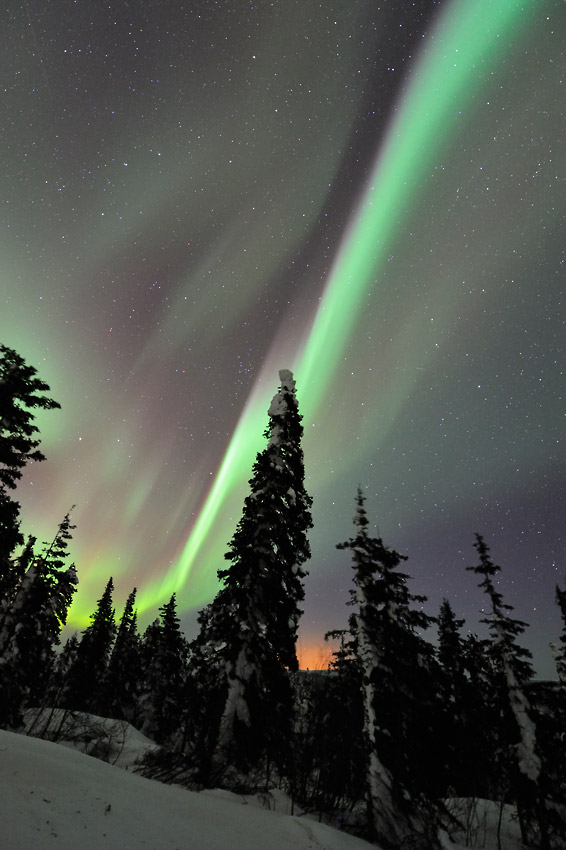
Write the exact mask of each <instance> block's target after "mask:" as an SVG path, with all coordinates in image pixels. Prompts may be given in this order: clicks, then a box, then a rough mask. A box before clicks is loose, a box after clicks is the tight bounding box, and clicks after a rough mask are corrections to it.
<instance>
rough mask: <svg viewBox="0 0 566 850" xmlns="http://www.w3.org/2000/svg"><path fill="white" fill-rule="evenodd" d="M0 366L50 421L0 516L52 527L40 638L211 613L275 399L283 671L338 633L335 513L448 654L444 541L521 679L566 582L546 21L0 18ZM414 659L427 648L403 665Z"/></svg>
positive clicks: (313, 9)
mask: <svg viewBox="0 0 566 850" xmlns="http://www.w3.org/2000/svg"><path fill="white" fill-rule="evenodd" d="M1 18H2V24H1V27H0V32H1V33H2V35H1V36H0V38H1V40H2V54H1V55H2V91H1V95H2V104H3V108H2V121H1V122H0V134H1V145H0V157H1V160H2V193H1V197H0V203H1V223H0V240H1V242H0V248H1V256H2V268H1V271H0V338H1V341H2V342H3V343H4V344H6V345H9V346H11V347H13V348H15V349H16V350H17V351H18V352H19V353H20V354H22V355H23V356H24V357H25V358H26V360H27V361H28V362H29V363H31V364H32V365H34V366H35V367H36V368H37V369H38V371H39V374H40V377H41V378H43V379H44V380H45V381H47V382H48V383H49V385H50V386H51V394H52V396H53V397H54V398H56V399H57V400H58V401H59V402H60V403H61V405H62V410H61V411H53V412H46V413H44V414H41V416H40V417H39V420H38V424H39V426H40V429H41V434H42V440H43V442H42V449H43V451H44V453H45V454H46V455H47V458H48V459H47V461H45V462H44V463H42V464H34V465H32V466H31V467H29V468H28V470H27V471H26V473H25V475H24V479H23V481H22V483H21V485H20V487H19V488H18V490H17V498H18V499H19V501H20V502H21V505H22V515H23V526H24V530H25V531H27V532H30V533H33V534H34V535H36V536H37V537H38V539H39V540H47V539H49V538H51V537H52V536H53V533H54V530H55V528H56V526H57V524H58V523H59V522H60V520H61V519H62V518H63V516H64V514H65V513H66V512H67V511H68V510H69V508H70V507H71V506H72V505H75V508H74V511H73V514H72V516H73V520H74V522H75V523H76V525H77V528H76V530H75V532H74V540H73V543H72V555H73V558H74V560H75V561H76V564H77V568H78V572H79V579H80V589H79V593H78V596H77V601H76V603H75V605H74V606H73V609H72V612H71V624H72V626H73V627H75V628H76V627H79V628H80V627H84V625H85V622H86V617H87V615H88V614H89V613H90V612H91V611H92V609H93V607H94V604H95V600H96V599H97V598H98V597H99V596H100V595H101V593H102V590H103V587H104V584H105V583H106V580H107V578H108V576H109V575H112V576H113V577H114V580H115V584H116V594H115V602H116V606H117V608H118V609H121V607H122V606H123V603H124V601H125V598H126V595H127V594H128V593H129V591H130V590H131V588H132V587H133V586H134V585H135V586H137V587H138V589H139V596H138V601H139V615H140V621H141V624H142V625H145V624H147V622H149V621H150V620H152V619H153V618H154V617H155V615H156V612H157V608H158V607H159V606H160V605H161V604H163V603H164V602H165V601H166V600H167V599H168V598H169V596H170V595H171V593H173V592H176V593H177V598H178V603H179V611H180V614H181V619H182V623H183V626H184V628H185V629H186V631H187V634H188V635H189V636H194V634H195V622H196V612H197V611H198V609H199V608H201V607H202V606H203V605H204V604H206V603H207V602H208V601H209V600H210V599H211V598H212V596H213V595H214V593H215V592H216V589H217V579H216V571H217V569H219V568H222V567H223V566H224V560H223V554H224V552H225V551H226V548H227V543H228V541H229V540H230V538H231V536H232V534H233V532H234V529H235V526H236V523H237V521H238V519H239V517H240V514H241V509H242V504H243V499H244V497H245V495H246V494H247V492H248V484H247V481H248V479H249V475H250V470H251V466H252V463H253V460H254V457H255V454H256V452H257V451H258V450H260V449H262V448H263V446H264V444H265V443H264V439H263V437H262V433H263V430H264V428H265V426H266V424H267V408H268V406H269V401H270V399H271V397H272V395H273V394H274V393H275V392H276V390H277V386H278V371H279V369H282V368H288V369H292V370H293V372H294V374H295V378H296V380H297V394H298V398H299V405H300V410H301V412H302V413H303V415H304V422H303V424H304V428H305V437H304V444H303V447H304V453H305V466H306V475H307V481H306V483H307V488H308V490H309V492H310V494H311V495H312V496H313V498H314V506H313V519H314V529H313V531H312V533H311V547H312V559H311V561H310V564H309V569H310V575H309V577H308V579H307V581H306V598H305V601H304V604H303V608H304V615H303V618H302V622H301V630H300V641H299V649H300V652H301V655H302V661H303V664H304V665H307V664H308V665H309V666H311V667H312V666H317V664H318V663H319V662H321V661H323V660H324V659H325V658H326V656H327V655H328V646H326V645H324V642H323V639H322V637H323V635H324V633H325V632H326V631H327V630H329V629H331V628H340V627H344V625H345V624H346V621H347V616H348V614H349V609H348V608H346V606H345V603H346V601H347V599H348V591H349V589H350V586H351V568H350V565H349V560H348V554H347V552H341V551H340V552H339V551H336V549H335V544H336V543H339V542H341V541H343V540H345V539H347V538H348V537H349V536H350V534H351V533H352V524H351V518H352V515H353V512H354V497H355V492H356V488H357V486H358V484H360V485H361V487H362V489H363V491H364V493H365V494H366V496H367V502H366V507H367V510H368V514H369V516H370V517H372V518H373V519H374V521H375V533H376V534H378V533H379V534H381V535H382V537H383V539H384V541H385V542H386V543H387V544H389V545H390V546H393V547H394V548H396V549H397V550H399V551H400V552H402V553H403V554H406V555H408V556H409V560H408V562H407V563H406V565H405V566H406V570H407V572H408V573H409V574H410V575H411V576H412V590H413V592H418V593H424V594H426V595H427V596H428V597H429V600H428V603H427V604H426V606H425V608H426V610H427V612H428V613H432V614H435V613H437V611H438V606H439V604H440V602H441V600H442V598H443V597H447V598H448V599H449V600H450V602H451V604H452V606H453V608H454V609H455V611H456V613H457V614H458V616H463V617H465V618H466V628H467V629H471V630H473V631H476V630H477V629H478V625H477V624H478V619H479V618H480V617H481V608H482V605H483V603H484V599H483V597H482V595H481V592H480V591H479V590H478V589H477V587H476V583H475V582H476V579H475V577H474V576H473V575H471V574H470V573H466V572H465V567H466V566H468V565H471V564H475V563H476V553H475V551H474V549H473V541H474V533H475V532H479V533H481V534H483V535H484V537H485V538H486V542H487V543H488V544H489V545H490V546H491V550H492V555H493V557H494V560H495V561H496V562H498V563H499V564H500V565H501V567H502V573H501V589H502V591H503V593H504V595H505V600H506V602H508V603H509V604H512V605H514V606H515V615H516V616H519V617H521V618H523V619H525V620H526V621H528V622H529V623H530V628H529V630H528V632H527V634H526V635H525V639H524V642H525V644H526V645H528V646H529V647H530V648H531V650H532V651H533V652H534V655H535V663H536V668H537V671H538V673H539V675H542V676H546V675H553V670H554V668H553V663H552V658H551V655H550V651H549V649H548V642H549V641H550V640H552V639H554V640H556V638H557V637H558V634H559V630H560V618H559V614H558V609H557V607H556V606H555V604H554V601H553V597H554V586H555V584H556V583H557V582H558V583H560V584H561V585H563V584H564V583H565V581H566V562H565V560H566V559H565V555H564V509H565V505H566V499H565V471H566V470H565V465H566V464H565V450H564V429H565V424H566V423H565V414H566V403H565V399H564V389H565V381H564V366H565V356H564V341H565V338H566V330H565V313H564V305H563V297H564V290H565V286H564V283H565V277H566V275H565V272H566V263H565V249H566V238H565V237H566V229H565V226H564V225H565V220H564V197H565V195H566V168H565V164H566V146H565V145H564V142H563V138H564V128H565V120H564V119H565V110H564V98H565V94H566V93H565V90H564V82H563V75H564V45H565V44H566V4H564V3H563V2H561V0H526V1H525V0H444V2H434V0H415V2H407V3H391V2H385V0H384V2H379V0H318V2H315V0H274V2H269V0H193V2H183V0H162V2H156V0H136V2H133V0H130V2H126V0H121V2H116V3H115V2H113V0H107V2H105V3H90V2H82V0H81V2H78V0H74V2H71V0H60V2H57V3H49V2H47V0H15V2H11V0H9V2H7V3H6V4H5V5H4V8H3V10H2V13H1ZM433 636H434V635H433V634H431V637H433Z"/></svg>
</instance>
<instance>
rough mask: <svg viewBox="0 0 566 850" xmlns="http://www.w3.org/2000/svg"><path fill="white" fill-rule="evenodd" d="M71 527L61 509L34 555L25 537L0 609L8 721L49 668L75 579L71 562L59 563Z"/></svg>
mask: <svg viewBox="0 0 566 850" xmlns="http://www.w3.org/2000/svg"><path fill="white" fill-rule="evenodd" d="M73 528H74V526H72V525H71V521H70V517H69V514H67V515H66V517H65V518H64V520H63V521H62V522H61V524H60V525H59V528H58V530H57V533H56V535H55V537H54V539H53V541H52V542H51V544H50V545H47V544H45V548H44V550H43V552H42V553H41V554H40V555H39V556H37V557H35V556H34V555H33V548H32V541H30V542H29V544H28V547H27V549H26V550H25V551H26V553H27V555H26V566H27V568H26V571H25V573H24V575H23V578H22V579H21V581H20V582H19V584H18V586H17V587H16V589H15V590H14V592H13V594H12V599H11V601H10V602H8V603H7V604H4V606H3V610H2V613H1V615H0V691H1V692H2V697H0V715H1V722H5V723H8V724H9V725H12V726H14V725H17V724H18V721H19V719H20V717H19V711H20V707H21V705H22V702H23V701H26V702H27V703H28V704H32V703H33V704H35V703H37V702H38V701H39V702H40V701H41V700H42V697H43V694H44V691H45V688H46V686H47V682H48V678H49V675H50V673H51V670H52V666H53V661H54V656H55V652H54V647H55V646H56V645H58V644H59V635H60V632H61V628H62V626H63V625H64V624H65V623H66V620H67V612H68V609H69V606H70V604H71V601H72V598H73V594H74V593H75V591H76V586H77V583H78V582H77V575H76V571H75V567H74V565H71V566H70V567H68V568H67V567H66V563H65V559H66V558H67V557H68V552H67V547H68V541H69V540H70V539H71V529H73Z"/></svg>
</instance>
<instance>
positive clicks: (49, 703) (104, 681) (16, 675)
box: [0, 346, 566, 850]
mask: <svg viewBox="0 0 566 850" xmlns="http://www.w3.org/2000/svg"><path fill="white" fill-rule="evenodd" d="M48 391H49V387H48V386H47V385H46V384H44V383H43V382H42V381H40V380H39V379H38V377H37V375H36V372H35V370H34V369H33V368H32V367H29V366H27V365H26V364H25V362H24V361H23V360H22V358H21V357H20V356H19V355H17V354H16V352H14V351H12V350H11V349H9V348H6V347H4V346H1V347H0V594H1V600H0V727H2V728H5V729H11V730H15V731H25V730H26V729H28V730H29V727H30V724H29V723H27V725H26V716H27V715H28V714H29V713H30V712H31V710H32V709H33V710H34V712H35V716H36V717H37V714H38V711H39V710H41V709H44V710H46V711H47V710H48V711H53V710H54V709H58V710H59V711H60V712H61V711H62V712H63V713H64V714H65V715H67V716H73V714H76V713H87V714H92V715H101V716H103V717H109V718H115V719H116V720H118V721H127V722H128V723H131V724H132V725H134V726H135V727H136V728H138V729H140V730H141V731H142V732H143V733H144V734H146V735H147V736H148V737H150V738H152V739H153V740H154V741H156V742H157V743H158V744H159V745H160V747H159V748H158V749H156V750H153V751H152V752H151V753H150V754H148V755H147V756H146V757H145V761H144V763H143V764H142V765H141V766H140V770H141V771H142V772H144V773H145V774H146V775H149V776H153V777H155V778H158V779H161V780H163V781H168V782H179V783H182V784H185V785H187V786H189V787H191V788H197V789H198V788H203V787H212V786H215V787H218V786H220V787H225V788H229V789H232V790H235V791H241V792H248V793H251V792H254V791H260V790H262V791H268V790H269V788H273V787H275V786H278V787H282V788H284V789H285V790H286V791H287V793H288V794H289V795H290V797H291V799H292V800H293V803H294V804H296V805H297V806H300V808H301V810H302V811H311V812H317V813H318V814H319V816H320V818H324V819H325V820H327V821H328V822H330V823H333V824H335V825H339V826H342V827H344V828H348V829H350V830H352V831H354V832H357V833H359V834H362V835H364V836H365V837H367V838H369V839H371V840H375V841H376V842H378V843H379V844H380V845H381V846H382V847H383V848H384V850H394V848H409V847H410V848H413V850H436V848H440V847H441V844H442V841H441V833H442V831H443V830H444V831H446V832H448V833H450V832H452V831H456V830H457V829H458V814H457V813H456V812H455V811H454V809H453V807H451V806H450V802H449V801H450V800H454V799H456V798H467V799H477V798H485V799H488V800H492V801H495V802H497V803H498V804H501V805H503V804H504V803H509V804H512V805H514V806H515V807H516V810H517V814H518V818H519V822H520V826H521V832H522V836H523V841H524V843H525V846H526V847H529V848H538V850H557V848H563V847H564V846H565V842H566V806H565V803H564V801H565V800H566V775H565V774H566V771H565V767H564V765H565V764H566V736H565V735H564V729H565V728H566V672H565V671H566V588H559V587H557V588H556V601H557V604H558V606H559V609H560V612H561V616H562V621H563V631H562V634H561V635H560V636H559V637H558V639H557V643H556V645H555V646H554V647H553V652H554V655H555V658H556V666H557V673H558V680H557V682H552V683H537V682H534V681H533V671H532V668H531V664H530V653H529V652H528V650H526V649H524V648H523V647H522V646H521V645H520V643H519V642H518V641H519V639H520V637H521V636H522V634H523V632H524V630H525V628H526V624H525V623H522V622H521V621H519V620H517V619H515V618H513V616H512V610H513V609H512V607H511V606H510V605H508V604H506V603H505V601H504V598H503V596H502V594H501V592H500V590H499V584H498V581H497V575H498V573H499V572H500V569H501V568H500V567H499V566H498V565H497V564H495V563H494V562H493V560H492V557H491V554H490V551H489V548H488V546H487V545H486V543H485V541H484V540H483V538H482V537H481V536H480V535H476V540H475V549H476V563H475V564H473V565H471V566H470V567H469V568H468V569H469V570H470V572H471V573H473V574H474V575H475V576H476V578H477V580H478V584H479V587H480V588H481V590H482V591H483V592H484V593H485V596H486V605H485V611H486V618H485V620H484V622H485V623H486V624H487V627H488V629H487V635H488V636H487V637H486V638H482V639H480V638H479V637H477V636H476V635H473V634H468V635H467V636H466V637H464V636H463V627H464V621H463V619H461V618H459V617H458V616H457V613H456V612H454V611H453V609H452V607H451V605H450V603H449V602H448V600H444V601H443V603H442V605H441V608H440V611H439V612H438V616H437V617H433V616H431V615H429V614H427V613H425V611H424V607H423V606H424V604H425V603H426V597H423V596H418V595H416V594H413V593H412V592H411V590H410V581H411V577H410V575H409V574H408V573H407V572H405V571H404V570H401V569H400V568H401V567H402V565H403V564H404V563H405V562H406V560H407V559H406V557H405V556H403V555H400V554H399V553H398V552H396V551H394V550H393V549H391V548H389V547H388V546H386V545H385V544H384V542H383V541H382V539H381V537H379V536H377V537H372V536H371V535H370V532H369V529H370V523H369V520H368V517H367V511H366V504H365V498H364V495H363V493H362V491H361V490H360V489H358V492H357V496H356V499H355V510H354V525H353V535H352V537H351V538H350V539H349V540H347V541H346V542H344V543H338V544H337V545H338V548H340V549H344V550H347V551H348V552H350V554H351V560H352V590H351V593H350V601H349V605H350V606H351V609H352V610H351V616H350V618H349V623H348V629H346V630H342V631H335V632H331V633H329V635H327V637H328V638H329V639H332V640H334V642H335V644H336V645H337V646H338V648H337V649H336V650H335V652H334V654H333V657H332V662H331V664H330V666H329V669H328V670H326V671H313V672H308V671H299V670H298V663H297V655H296V641H297V629H298V623H299V618H300V614H301V611H300V608H299V605H300V603H301V601H302V599H303V597H304V589H303V579H304V577H305V576H306V568H305V564H306V562H307V561H308V559H309V556H310V550H309V544H308V539H307V533H308V530H309V529H310V528H311V526H312V521H311V514H310V508H311V503H312V500H311V498H310V496H309V495H308V493H307V492H306V489H305V484H304V465H303V453H302V448H301V440H302V433H303V429H302V425H301V419H302V417H301V416H300V414H299V410H298V404H297V398H296V392H295V382H294V380H293V376H292V374H291V373H290V372H288V371H282V372H280V387H279V390H278V392H277V393H276V395H275V397H274V399H273V401H272V403H271V405H270V408H269V411H268V417H269V421H268V426H267V430H266V432H265V439H266V446H265V448H264V449H263V451H261V452H260V453H259V454H258V456H257V459H256V462H255V464H254V466H253V469H252V478H251V479H250V494H249V496H248V497H247V498H246V499H245V502H244V507H243V511H242V517H241V519H240V521H239V523H238V525H237V528H236V531H235V533H234V536H233V538H232V540H231V541H230V542H229V544H228V549H227V553H226V561H227V566H225V567H224V569H220V570H219V571H218V576H219V579H220V588H219V590H218V593H217V595H216V597H215V599H214V600H213V601H212V602H211V603H210V604H209V605H208V606H207V607H206V608H204V609H203V610H202V611H201V612H200V614H199V618H198V622H199V626H200V630H199V634H198V635H197V637H196V638H195V639H194V640H193V641H191V642H189V641H188V640H187V639H186V638H185V636H184V635H183V633H182V631H181V628H180V623H179V618H178V615H177V603H176V597H175V594H173V596H172V597H171V599H170V600H169V601H168V602H167V603H166V604H164V605H163V606H162V607H161V608H160V609H159V612H158V613H159V616H158V617H157V619H156V620H155V621H154V622H152V623H151V624H150V625H149V626H148V627H147V629H146V630H145V632H144V633H143V634H140V632H139V630H138V624H137V614H136V608H135V604H136V589H135V588H134V589H133V590H132V592H131V593H130V595H129V596H128V599H127V600H126V603H125V607H124V609H123V612H122V613H121V614H120V615H119V617H118V618H117V617H116V611H115V608H114V601H113V594H114V585H113V580H112V578H110V579H109V580H108V582H107V584H106V586H105V588H104V589H103V592H102V595H101V597H100V599H99V600H98V602H97V604H96V607H95V608H94V611H93V613H92V615H91V617H90V622H89V625H88V626H87V627H86V628H85V629H84V630H83V632H82V633H81V634H78V635H77V634H75V635H72V636H71V637H70V638H69V639H68V640H67V642H66V643H65V644H64V645H63V646H60V634H61V630H62V627H63V626H64V625H65V623H66V620H67V614H68V610H69V606H70V604H71V602H72V598H73V594H74V592H75V590H76V585H77V574H76V571H75V567H74V565H67V560H68V551H67V550H68V544H69V541H70V539H71V536H72V530H73V528H74V526H73V525H72V524H71V521H70V514H67V516H65V517H64V519H63V520H62V522H61V524H60V526H59V528H58V529H57V531H56V533H55V535H54V538H53V540H52V541H51V542H50V543H45V544H43V545H42V546H39V547H38V546H37V545H36V540H35V539H34V538H29V539H28V540H27V541H25V540H24V538H23V536H22V534H21V532H20V521H19V512H20V506H19V504H18V503H17V502H16V501H15V500H14V499H13V498H12V496H11V495H10V493H9V490H13V489H14V487H15V485H16V482H17V480H18V479H19V478H20V476H21V471H22V469H23V467H24V466H25V464H26V463H27V462H28V461H29V460H35V461H39V460H42V459H43V455H42V454H41V453H40V452H39V450H38V445H39V441H38V439H37V428H36V427H35V425H34V415H33V411H34V409H36V408H43V409H50V408H55V407H57V406H58V405H57V404H56V402H54V401H53V400H52V399H50V398H49V397H48V396H47V395H46V393H47V392H48ZM434 626H435V627H436V636H437V640H436V642H435V643H433V642H431V641H428V640H427V639H426V638H425V637H424V633H425V632H426V631H427V630H429V629H431V628H432V627H434ZM51 737H56V736H55V735H54V734H53V733H52V732H51Z"/></svg>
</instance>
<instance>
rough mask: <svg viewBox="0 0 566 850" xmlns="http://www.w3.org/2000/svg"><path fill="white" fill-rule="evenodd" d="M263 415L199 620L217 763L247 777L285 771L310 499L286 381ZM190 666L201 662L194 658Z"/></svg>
mask: <svg viewBox="0 0 566 850" xmlns="http://www.w3.org/2000/svg"><path fill="white" fill-rule="evenodd" d="M279 377H280V381H281V386H280V389H279V392H278V393H277V394H276V395H275V397H274V398H273V400H272V402H271V405H270V407H269V411H268V415H269V424H268V427H267V430H266V432H265V437H266V438H267V441H268V443H267V447H266V448H265V449H264V450H263V451H262V452H260V453H259V454H258V455H257V459H256V461H255V464H254V466H253V470H252V473H253V475H252V478H251V480H250V487H251V492H250V495H249V496H247V497H246V499H245V502H244V509H243V513H242V518H241V519H240V521H239V523H238V526H237V528H236V532H235V534H234V536H233V538H232V540H231V541H230V545H229V549H228V552H227V553H226V556H225V557H226V559H227V560H228V561H229V562H230V566H229V567H228V568H226V569H223V570H219V571H218V576H219V578H220V580H221V582H222V586H221V589H220V590H219V592H218V594H217V596H216V598H215V599H214V601H213V603H212V604H211V605H210V606H208V608H207V609H206V612H203V616H202V618H201V633H200V635H199V638H198V640H197V642H196V644H195V651H196V654H197V656H198V655H199V654H200V655H202V654H203V653H204V654H207V653H208V654H212V656H213V657H214V662H213V663H214V665H215V668H216V669H217V671H218V682H219V687H218V689H217V690H216V691H215V693H214V695H213V696H212V700H211V701H212V703H213V704H215V706H216V708H217V710H218V711H220V712H221V713H220V717H218V716H217V717H216V718H215V720H214V724H215V726H216V731H214V730H213V729H212V728H211V727H210V725H209V730H208V739H209V740H210V741H212V740H214V741H215V749H216V755H215V763H216V766H217V767H218V769H219V771H220V772H221V771H222V770H223V768H225V767H226V766H227V765H232V766H233V767H234V768H235V769H237V770H239V771H243V772H244V773H246V772H249V771H250V770H252V769H253V768H255V767H256V766H257V765H259V764H260V762H263V763H265V760H266V759H267V760H268V761H271V762H275V763H276V764H277V766H278V768H279V770H284V760H285V752H286V747H287V742H288V739H289V732H290V717H291V712H292V694H291V687H290V682H289V675H288V671H294V670H296V669H297V668H298V663H297V654H296V640H297V627H298V621H299V616H300V614H301V611H300V609H299V602H300V601H301V600H302V599H303V598H304V589H303V579H304V577H305V575H306V571H305V569H304V566H303V565H304V564H305V562H306V560H307V559H308V557H309V556H310V549H309V543H308V540H307V531H308V530H309V528H311V526H312V520H311V514H310V507H311V503H312V500H311V498H310V496H309V495H308V494H307V492H306V490H305V486H304V463H303V452H302V448H301V438H302V435H303V428H302V425H301V419H302V417H301V416H300V415H299V411H298V405H297V398H296V394H295V381H294V380H293V375H292V373H291V372H289V371H287V370H282V371H280V372H279ZM195 663H198V661H197V660H196V659H195Z"/></svg>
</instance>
